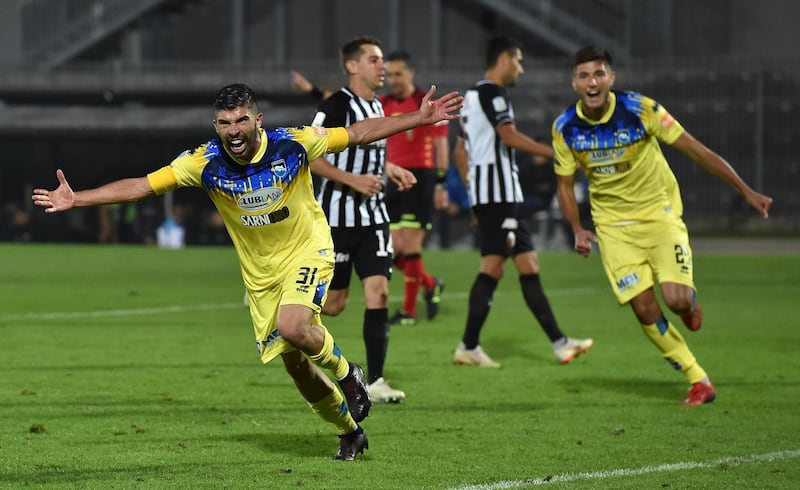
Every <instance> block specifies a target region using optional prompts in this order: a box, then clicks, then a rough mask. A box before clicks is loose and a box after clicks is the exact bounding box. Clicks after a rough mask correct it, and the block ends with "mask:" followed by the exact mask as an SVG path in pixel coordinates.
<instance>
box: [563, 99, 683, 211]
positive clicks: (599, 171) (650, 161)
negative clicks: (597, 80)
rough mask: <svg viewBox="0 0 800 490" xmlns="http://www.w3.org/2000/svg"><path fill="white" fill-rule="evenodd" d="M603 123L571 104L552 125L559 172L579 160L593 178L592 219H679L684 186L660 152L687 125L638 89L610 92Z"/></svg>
mask: <svg viewBox="0 0 800 490" xmlns="http://www.w3.org/2000/svg"><path fill="white" fill-rule="evenodd" d="M609 97H610V99H611V104H610V106H609V108H608V111H607V112H606V113H605V114H604V115H603V117H602V118H601V119H600V120H599V121H595V120H592V119H590V118H588V117H587V116H586V115H584V113H583V110H582V104H581V102H580V101H578V103H577V104H575V105H574V106H572V107H570V108H569V109H567V110H566V111H564V112H563V113H561V115H559V116H558V118H556V120H555V122H554V123H553V147H554V150H555V154H556V165H555V172H556V174H558V175H565V176H566V175H572V174H574V173H575V170H576V167H577V165H578V164H580V165H581V166H582V167H583V169H584V171H585V172H586V177H587V179H588V181H589V195H590V202H591V207H592V218H593V220H594V222H595V223H596V224H598V225H621V224H627V223H633V222H641V221H658V220H662V219H666V218H667V217H669V216H671V217H675V216H677V217H680V216H681V215H682V214H683V203H682V202H681V198H680V189H679V188H678V182H677V180H676V179H675V174H673V173H672V169H670V167H669V164H668V163H667V160H666V158H664V154H663V153H662V152H661V147H660V146H659V143H658V142H659V140H660V141H663V142H664V143H667V144H672V143H674V142H675V140H677V139H678V138H679V137H680V135H681V134H683V132H684V129H683V127H682V126H681V125H680V123H679V122H678V121H676V120H675V119H674V118H673V117H672V116H671V115H670V113H669V112H668V111H667V110H666V109H665V108H664V106H662V105H661V104H659V103H658V102H656V101H655V100H653V99H651V98H649V97H645V96H644V95H641V94H637V93H634V92H611V93H610V94H609Z"/></svg>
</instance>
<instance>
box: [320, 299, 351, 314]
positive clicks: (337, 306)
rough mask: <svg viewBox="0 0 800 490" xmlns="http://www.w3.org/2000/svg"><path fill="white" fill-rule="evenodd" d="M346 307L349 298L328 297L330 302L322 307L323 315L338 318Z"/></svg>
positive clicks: (326, 302)
mask: <svg viewBox="0 0 800 490" xmlns="http://www.w3.org/2000/svg"><path fill="white" fill-rule="evenodd" d="M346 306H347V298H331V297H328V300H327V301H325V304H324V305H323V306H322V314H323V315H329V316H336V315H338V314H339V313H341V312H343V311H344V308H345V307H346Z"/></svg>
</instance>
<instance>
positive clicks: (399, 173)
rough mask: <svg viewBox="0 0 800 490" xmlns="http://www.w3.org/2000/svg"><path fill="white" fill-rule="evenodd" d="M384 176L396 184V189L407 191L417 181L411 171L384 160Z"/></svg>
mask: <svg viewBox="0 0 800 490" xmlns="http://www.w3.org/2000/svg"><path fill="white" fill-rule="evenodd" d="M386 176H387V177H389V178H390V179H392V182H394V183H395V184H397V190H398V191H407V190H409V189H411V187H413V186H414V184H416V183H417V178H416V177H415V176H414V174H413V173H411V172H409V171H408V170H406V169H404V168H403V167H400V166H398V165H395V164H393V163H391V162H386Z"/></svg>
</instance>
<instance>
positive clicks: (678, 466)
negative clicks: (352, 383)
mask: <svg viewBox="0 0 800 490" xmlns="http://www.w3.org/2000/svg"><path fill="white" fill-rule="evenodd" d="M792 458H800V449H791V450H787V451H777V452H773V453H765V454H751V455H750V456H738V457H737V456H729V457H725V458H720V459H717V460H714V461H707V462H703V461H687V462H683V463H669V464H662V465H658V466H642V467H641V468H619V469H615V470H602V471H589V472H585V473H564V474H561V475H554V476H547V477H543V478H531V479H527V480H509V481H500V482H496V483H485V484H478V485H464V486H461V487H456V488H455V490H501V489H507V488H522V487H536V486H541V485H549V484H551V483H567V482H573V481H587V480H608V479H610V478H620V477H626V476H635V475H646V474H650V473H663V472H666V471H684V470H694V469H697V468H714V467H717V466H720V465H727V466H741V465H745V464H748V463H763V462H770V461H779V460H782V459H792Z"/></svg>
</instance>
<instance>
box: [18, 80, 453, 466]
mask: <svg viewBox="0 0 800 490" xmlns="http://www.w3.org/2000/svg"><path fill="white" fill-rule="evenodd" d="M434 92H435V88H433V87H432V88H431V90H430V91H429V92H428V93H427V94H426V97H425V99H424V100H423V101H422V104H421V105H420V108H419V110H418V111H416V112H413V113H409V114H406V115H403V116H401V117H393V118H376V119H369V120H365V121H363V122H359V123H356V124H353V125H351V126H349V127H347V128H331V129H325V128H311V127H299V128H277V129H272V130H266V131H265V130H264V129H262V128H261V124H262V121H263V115H262V114H261V113H260V112H259V110H258V106H257V104H256V99H255V94H254V93H253V91H252V90H251V89H250V88H249V87H247V86H246V85H242V84H234V85H228V86H226V87H224V88H222V90H220V92H219V94H218V95H217V99H216V102H215V104H214V121H213V124H214V128H215V129H216V132H217V135H218V137H217V138H215V139H213V140H211V141H209V142H207V143H205V144H203V145H201V146H199V147H198V148H196V149H193V150H188V151H185V152H183V153H182V154H181V155H180V156H178V157H177V158H176V159H175V160H173V161H172V163H171V164H169V165H168V166H165V167H162V168H161V169H159V170H157V171H155V172H153V173H151V174H149V175H147V176H146V177H140V178H133V179H122V180H118V181H115V182H112V183H110V184H106V185H103V186H101V187H98V188H95V189H90V190H85V191H80V192H73V191H72V189H71V188H70V186H69V184H68V183H67V180H66V178H65V177H64V173H63V172H62V171H61V170H58V171H57V172H56V175H57V177H58V180H59V183H60V185H59V186H58V188H57V189H55V190H53V191H48V190H46V189H35V190H34V194H33V201H34V203H35V204H36V205H38V206H43V207H45V212H46V213H53V212H58V211H67V210H68V209H71V208H74V207H85V206H98V205H102V204H111V203H117V202H125V201H136V200H139V199H142V198H145V197H147V196H150V195H153V194H159V195H160V194H163V193H165V192H168V191H171V190H174V189H176V188H179V187H201V188H203V189H204V190H205V191H206V193H207V194H208V195H209V197H210V198H211V200H212V201H213V202H214V205H215V206H216V207H217V209H218V210H219V212H220V214H221V215H222V218H223V219H224V221H225V226H226V228H227V229H228V233H229V234H230V236H231V239H232V240H233V244H234V246H235V247H236V252H237V254H238V255H239V263H240V265H241V272H242V278H243V279H244V283H245V286H246V287H247V292H248V296H249V300H250V301H249V302H250V314H251V316H252V320H253V328H254V330H255V335H256V345H257V347H258V351H259V353H260V356H261V361H262V362H264V363H267V362H269V361H271V360H272V359H274V358H275V357H277V356H281V358H282V360H283V362H284V364H285V366H286V370H287V371H288V372H289V374H290V375H291V376H292V378H293V379H294V382H295V384H296V385H297V388H298V390H299V391H300V393H301V394H302V395H303V397H304V398H305V399H306V401H307V402H308V404H309V405H310V406H311V410H312V411H313V412H314V413H316V414H317V415H319V416H320V417H322V419H324V420H325V421H327V422H329V423H331V424H333V425H334V426H335V427H336V429H337V431H338V433H339V437H340V442H339V451H338V452H337V453H336V456H335V458H336V459H341V460H353V459H355V457H356V455H357V454H359V453H363V452H364V449H366V448H367V437H366V434H365V433H364V431H363V429H362V428H361V427H360V426H359V425H358V422H361V421H362V420H363V419H364V418H365V417H366V416H367V415H368V413H369V409H370V406H371V401H370V399H369V395H368V394H367V391H366V387H365V385H364V375H363V371H362V369H361V367H359V366H358V365H356V364H353V363H350V362H348V361H347V360H346V359H345V358H344V356H343V355H342V353H341V351H340V350H339V347H337V345H336V344H335V343H334V341H333V337H332V336H331V334H330V333H329V332H328V331H327V329H326V328H325V327H324V326H323V324H322V320H321V318H320V315H319V314H320V310H321V308H322V305H323V304H324V303H325V298H326V296H327V292H328V285H329V284H330V280H331V277H332V276H333V265H334V256H333V243H332V241H331V233H330V228H329V227H328V223H327V220H326V219H325V214H324V213H323V212H322V209H320V206H319V204H317V201H316V199H315V198H314V194H313V185H312V182H311V174H310V171H309V161H311V160H314V159H316V158H318V157H319V156H321V155H323V154H325V153H335V152H339V151H342V150H343V149H344V148H346V147H348V146H353V145H362V144H367V143H370V142H372V141H375V140H379V139H383V138H386V137H388V136H391V135H393V134H395V133H399V132H401V131H406V130H409V129H412V128H415V127H417V126H422V125H426V124H433V123H436V122H438V121H441V120H444V119H454V118H456V117H457V116H456V115H455V114H454V112H455V111H457V110H458V109H460V108H461V105H460V103H461V97H460V96H458V94H456V93H455V92H451V93H449V94H447V95H445V96H443V97H441V98H439V99H437V100H434V99H433V98H432V97H433V94H434ZM320 367H321V368H325V369H328V370H330V371H331V373H332V374H333V375H334V377H335V378H336V380H337V382H338V384H339V386H340V388H341V390H342V393H343V394H344V397H346V399H347V401H346V403H345V400H344V398H343V397H342V393H340V392H339V391H338V390H336V388H335V387H334V385H333V383H332V382H331V381H330V379H329V378H328V377H327V376H325V375H324V374H323V372H322V371H321V370H320Z"/></svg>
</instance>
